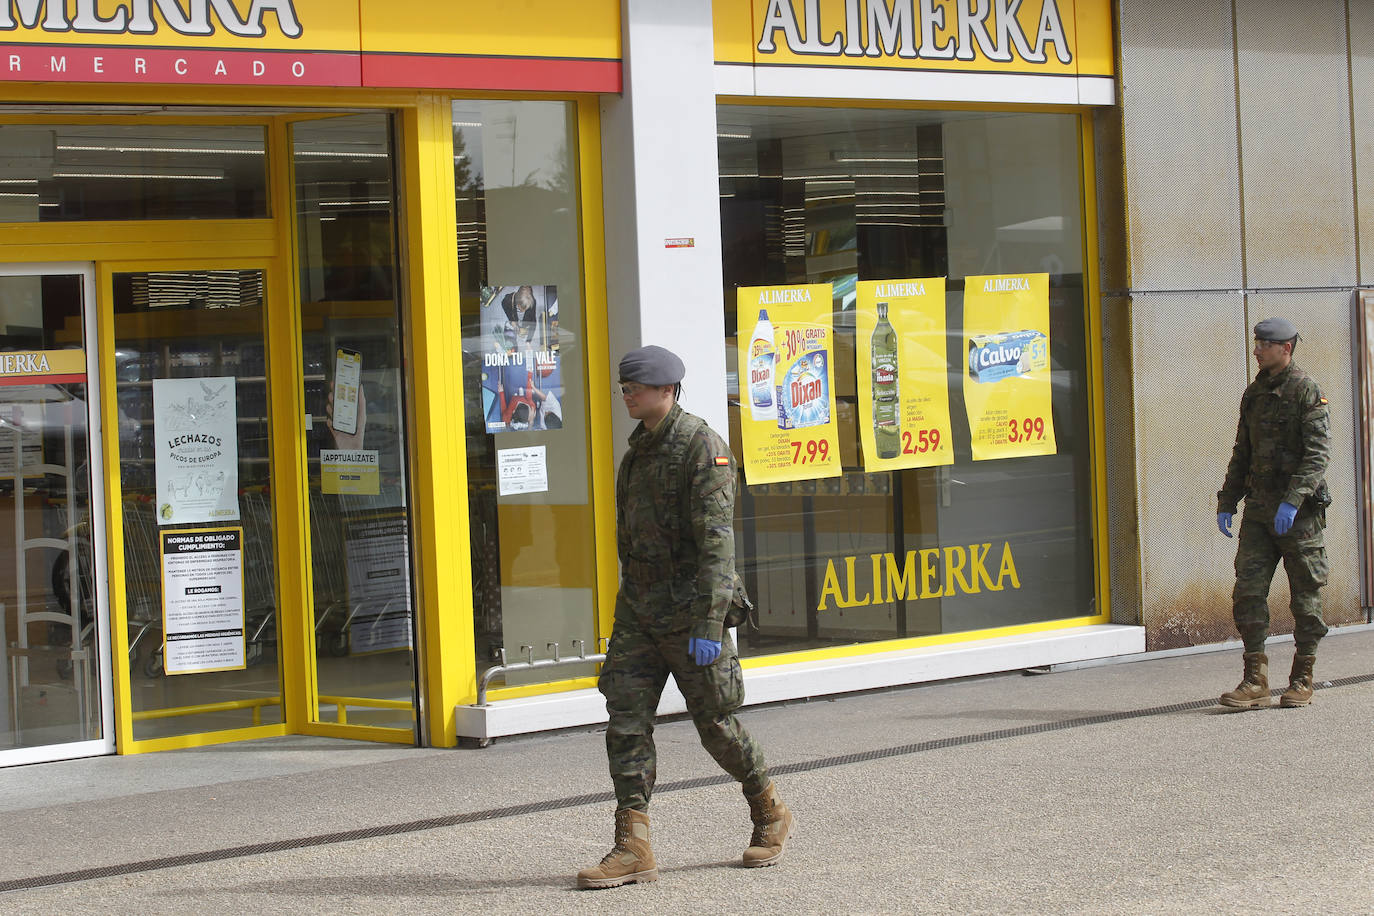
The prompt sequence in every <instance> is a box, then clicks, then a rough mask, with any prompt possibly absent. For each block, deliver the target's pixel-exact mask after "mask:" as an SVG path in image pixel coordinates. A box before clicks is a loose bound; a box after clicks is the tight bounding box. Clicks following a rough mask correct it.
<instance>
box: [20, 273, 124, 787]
mask: <svg viewBox="0 0 1374 916" xmlns="http://www.w3.org/2000/svg"><path fill="white" fill-rule="evenodd" d="M93 287H94V270H93V268H92V267H91V266H90V265H84V264H82V265H35V266H23V267H0V332H2V333H0V630H2V631H3V632H2V634H0V766H6V765H11V764H19V763H35V762H39V761H47V760H57V759H62V758H68V757H78V756H87V755H93V754H106V753H110V752H111V751H113V750H114V737H113V735H114V729H113V703H112V700H111V692H110V683H111V678H110V662H109V650H108V648H107V647H108V646H109V615H108V610H107V606H106V595H105V591H106V578H105V573H104V570H105V555H104V545H105V533H104V521H103V520H104V509H103V500H102V498H101V494H102V492H103V491H102V484H103V479H104V473H103V470H102V466H101V451H100V435H99V413H98V404H99V397H98V392H97V390H96V388H97V384H96V380H97V378H98V374H97V373H96V371H95V368H94V365H95V363H94V352H95V347H94V346H92V345H91V342H92V341H93V340H94V337H95V334H94V328H95V324H94V316H93V313H92V310H91V309H90V307H89V306H90V303H91V302H92V301H93V296H92V295H91V294H92V290H93ZM88 354H89V355H88Z"/></svg>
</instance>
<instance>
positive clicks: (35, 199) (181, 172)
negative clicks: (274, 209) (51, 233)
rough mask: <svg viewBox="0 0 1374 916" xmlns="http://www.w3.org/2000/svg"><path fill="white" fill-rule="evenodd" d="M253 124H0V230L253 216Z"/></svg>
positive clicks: (258, 178)
mask: <svg viewBox="0 0 1374 916" xmlns="http://www.w3.org/2000/svg"><path fill="white" fill-rule="evenodd" d="M266 152H267V146H266V133H265V129H264V128H263V127H260V126H255V125H246V126H238V125H229V126H202V125H195V126H188V125H152V124H149V125H143V124H139V125H125V124H6V125H0V223H54V222H68V221H75V220H136V219H255V218H256V219H263V218H266V217H267V216H268V211H267V156H266Z"/></svg>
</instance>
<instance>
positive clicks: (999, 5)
mask: <svg viewBox="0 0 1374 916" xmlns="http://www.w3.org/2000/svg"><path fill="white" fill-rule="evenodd" d="M799 6H800V7H801V10H800V15H799V11H798V7H799ZM825 12H829V13H830V16H829V18H827V17H826V16H825V15H824V12H823V11H822V7H821V3H820V0H768V6H767V9H766V10H765V12H764V17H763V24H762V26H761V28H760V35H759V41H758V51H759V53H760V54H773V53H775V52H776V51H777V50H778V45H779V43H780V42H781V43H783V44H785V45H786V49H787V50H788V51H791V52H792V53H793V54H797V55H806V56H829V57H850V58H855V57H896V58H899V59H900V58H905V59H917V58H919V59H922V60H938V61H948V60H961V61H973V60H978V59H980V58H981V59H983V60H986V61H991V62H995V63H1011V62H1013V61H1017V60H1020V61H1024V62H1025V63H1030V64H1043V63H1046V62H1047V61H1048V60H1049V55H1050V54H1053V55H1054V57H1055V58H1056V59H1057V60H1058V61H1059V63H1061V64H1070V63H1073V51H1072V49H1071V47H1070V42H1069V38H1068V34H1067V32H1066V30H1065V26H1064V17H1063V15H1062V13H1061V11H1060V9H1059V2H1058V0H843V10H841V9H839V8H838V4H836V3H831V4H829V5H828V7H827V8H826V10H825ZM1069 12H1070V14H1072V12H1073V9H1072V5H1070V8H1069ZM1070 22H1072V20H1070Z"/></svg>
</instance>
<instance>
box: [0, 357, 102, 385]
mask: <svg viewBox="0 0 1374 916" xmlns="http://www.w3.org/2000/svg"><path fill="white" fill-rule="evenodd" d="M85 378H86V351H85V350H20V351H14V352H10V353H0V385H28V384H33V383H35V382H76V381H84V380H85Z"/></svg>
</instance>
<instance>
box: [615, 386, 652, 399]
mask: <svg viewBox="0 0 1374 916" xmlns="http://www.w3.org/2000/svg"><path fill="white" fill-rule="evenodd" d="M618 387H619V388H620V393H621V394H622V395H623V396H625V397H627V398H637V397H639V396H640V395H641V394H643V393H644V392H645V391H648V390H649V386H648V385H641V384H640V383H639V382H621V383H620V385H619V386H618Z"/></svg>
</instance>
